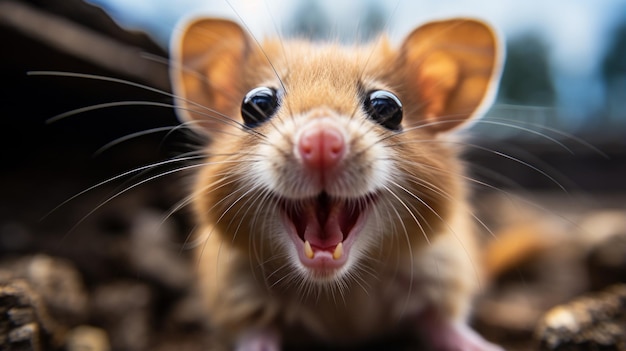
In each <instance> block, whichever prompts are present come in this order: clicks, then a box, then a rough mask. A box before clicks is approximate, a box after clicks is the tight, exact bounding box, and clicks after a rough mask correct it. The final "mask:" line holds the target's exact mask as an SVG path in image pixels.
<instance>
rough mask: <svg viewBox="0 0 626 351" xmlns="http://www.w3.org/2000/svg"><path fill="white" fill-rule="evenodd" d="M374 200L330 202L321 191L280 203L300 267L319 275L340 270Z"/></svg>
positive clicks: (368, 198) (371, 198)
mask: <svg viewBox="0 0 626 351" xmlns="http://www.w3.org/2000/svg"><path fill="white" fill-rule="evenodd" d="M374 199H375V197H374V196H373V195H369V196H365V197H362V198H356V199H334V198H331V197H330V196H329V195H328V194H326V193H325V192H322V193H320V194H319V195H318V196H317V197H314V198H311V199H307V200H283V201H281V205H282V209H283V215H282V219H283V223H284V224H285V227H286V228H287V231H288V232H289V236H290V237H291V239H292V241H293V242H294V245H295V246H296V249H297V251H298V256H299V258H300V261H301V262H302V264H303V265H304V266H306V267H308V268H311V269H313V270H316V271H319V272H332V271H334V270H336V269H338V268H341V267H342V266H343V265H344V264H345V263H346V261H347V258H348V257H349V254H350V249H351V248H352V244H353V243H354V242H355V240H356V238H357V236H358V234H359V233H360V231H361V229H362V228H363V224H364V222H365V219H366V218H367V214H368V213H369V208H370V207H371V206H370V205H371V204H372V202H373V201H374Z"/></svg>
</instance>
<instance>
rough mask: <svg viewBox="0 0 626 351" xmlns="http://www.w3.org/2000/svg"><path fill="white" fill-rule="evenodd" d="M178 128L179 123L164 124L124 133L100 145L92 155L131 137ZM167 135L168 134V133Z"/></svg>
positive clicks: (97, 154) (94, 155)
mask: <svg viewBox="0 0 626 351" xmlns="http://www.w3.org/2000/svg"><path fill="white" fill-rule="evenodd" d="M177 128H179V125H176V126H166V127H157V128H151V129H146V130H142V131H139V132H135V133H131V134H128V135H125V136H123V137H120V138H117V139H115V140H113V141H111V142H108V143H106V144H105V145H103V146H102V147H100V148H99V149H98V150H96V151H95V152H94V153H93V157H97V156H99V155H101V154H102V153H103V152H105V151H107V150H109V149H110V148H112V147H114V146H116V145H119V144H121V143H123V142H125V141H128V140H131V139H135V138H138V137H142V136H145V135H150V134H155V133H160V132H171V131H172V130H175V129H177ZM168 135H169V134H168Z"/></svg>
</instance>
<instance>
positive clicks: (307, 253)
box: [304, 240, 313, 258]
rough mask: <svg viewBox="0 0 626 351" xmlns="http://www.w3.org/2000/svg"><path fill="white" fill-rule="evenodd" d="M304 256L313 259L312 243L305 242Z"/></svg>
mask: <svg viewBox="0 0 626 351" xmlns="http://www.w3.org/2000/svg"><path fill="white" fill-rule="evenodd" d="M304 255H305V256H306V257H308V258H313V248H311V243H309V241H308V240H305V241H304Z"/></svg>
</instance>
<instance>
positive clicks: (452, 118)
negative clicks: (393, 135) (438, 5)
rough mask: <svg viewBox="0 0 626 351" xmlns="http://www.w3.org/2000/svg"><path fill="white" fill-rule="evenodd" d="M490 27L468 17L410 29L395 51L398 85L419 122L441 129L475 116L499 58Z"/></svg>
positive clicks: (488, 97) (496, 75)
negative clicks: (415, 109) (414, 108)
mask: <svg viewBox="0 0 626 351" xmlns="http://www.w3.org/2000/svg"><path fill="white" fill-rule="evenodd" d="M502 56H503V53H502V45H501V44H500V43H499V42H498V36H497V35H496V34H495V32H494V30H493V29H492V28H491V27H490V26H488V25H486V24H485V23H483V22H481V21H478V20H473V19H453V20H446V21H439V22H432V23H428V24H426V25H423V26H421V27H419V28H417V29H416V30H414V31H413V32H412V33H411V34H410V35H409V36H408V38H406V40H405V41H404V43H403V45H402V48H401V51H400V53H399V57H398V61H397V62H398V64H399V67H398V68H399V69H398V71H399V73H401V74H402V76H401V77H402V78H401V79H402V85H403V86H405V87H406V88H407V89H408V92H409V94H411V98H416V99H417V101H416V104H415V105H416V106H419V107H418V108H419V111H418V115H420V119H421V123H423V124H426V125H427V126H428V128H429V129H431V130H434V131H435V132H441V131H446V130H450V129H453V128H456V127H458V126H460V125H462V124H465V123H466V122H468V121H470V120H472V119H473V118H474V117H476V116H479V115H481V114H483V113H484V112H485V110H486V109H487V108H488V107H489V106H490V105H491V103H492V102H493V100H494V97H495V95H496V91H497V86H498V82H499V80H500V72H501V69H502V61H503V57H502Z"/></svg>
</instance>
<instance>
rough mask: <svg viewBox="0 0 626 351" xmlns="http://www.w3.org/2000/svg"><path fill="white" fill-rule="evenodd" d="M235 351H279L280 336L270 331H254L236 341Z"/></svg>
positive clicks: (246, 333) (244, 334)
mask: <svg viewBox="0 0 626 351" xmlns="http://www.w3.org/2000/svg"><path fill="white" fill-rule="evenodd" d="M235 350H236V351H280V336H279V335H278V333H277V332H276V331H274V330H272V329H254V330H249V331H247V332H245V333H243V334H242V335H241V336H240V337H239V339H238V340H237V346H236V348H235Z"/></svg>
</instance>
